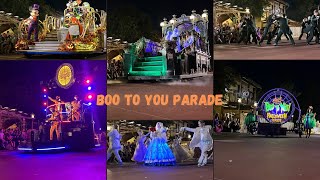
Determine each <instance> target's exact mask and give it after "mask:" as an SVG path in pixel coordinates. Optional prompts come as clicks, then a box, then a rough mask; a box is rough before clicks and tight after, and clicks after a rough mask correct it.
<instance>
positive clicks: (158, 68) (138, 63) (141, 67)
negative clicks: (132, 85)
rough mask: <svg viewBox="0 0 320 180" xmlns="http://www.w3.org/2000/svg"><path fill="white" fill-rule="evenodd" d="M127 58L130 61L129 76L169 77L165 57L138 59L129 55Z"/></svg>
mask: <svg viewBox="0 0 320 180" xmlns="http://www.w3.org/2000/svg"><path fill="white" fill-rule="evenodd" d="M128 56H131V57H128ZM126 57H127V59H130V61H129V62H130V63H129V72H128V76H166V75H167V59H166V57H165V56H154V57H144V58H137V57H136V56H134V55H132V54H127V56H125V58H126Z"/></svg>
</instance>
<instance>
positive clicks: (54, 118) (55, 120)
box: [48, 108, 61, 141]
mask: <svg viewBox="0 0 320 180" xmlns="http://www.w3.org/2000/svg"><path fill="white" fill-rule="evenodd" d="M50 111H51V113H52V114H51V117H50V118H49V119H48V121H51V127H50V141H53V133H54V131H55V132H56V135H57V140H58V141H60V133H61V131H60V130H61V127H60V121H61V119H60V113H59V112H58V111H55V110H54V109H53V108H50Z"/></svg>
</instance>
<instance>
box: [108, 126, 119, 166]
mask: <svg viewBox="0 0 320 180" xmlns="http://www.w3.org/2000/svg"><path fill="white" fill-rule="evenodd" d="M108 137H109V148H108V151H107V161H108V160H109V159H110V157H111V155H112V154H114V155H115V157H116V159H117V160H118V163H119V164H120V165H122V160H121V157H120V155H119V151H120V150H121V148H122V146H121V144H120V140H121V135H120V134H119V132H118V130H117V126H114V127H113V129H112V130H111V131H110V132H109V133H108Z"/></svg>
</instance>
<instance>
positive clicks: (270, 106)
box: [264, 102, 291, 112]
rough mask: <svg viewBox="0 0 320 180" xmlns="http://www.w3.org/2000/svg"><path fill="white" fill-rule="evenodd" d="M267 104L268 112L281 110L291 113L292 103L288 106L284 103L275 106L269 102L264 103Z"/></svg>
mask: <svg viewBox="0 0 320 180" xmlns="http://www.w3.org/2000/svg"><path fill="white" fill-rule="evenodd" d="M264 104H265V110H266V112H269V111H272V110H274V108H276V112H278V111H279V110H281V111H282V112H289V111H290V108H291V103H289V104H287V103H284V102H281V103H280V104H274V103H269V102H264Z"/></svg>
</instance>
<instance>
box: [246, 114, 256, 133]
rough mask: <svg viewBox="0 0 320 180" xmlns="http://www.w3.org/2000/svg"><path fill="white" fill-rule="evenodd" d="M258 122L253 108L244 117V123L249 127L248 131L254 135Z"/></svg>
mask: <svg viewBox="0 0 320 180" xmlns="http://www.w3.org/2000/svg"><path fill="white" fill-rule="evenodd" d="M255 122H256V116H255V115H254V113H253V110H252V111H251V112H249V113H248V114H247V116H246V118H245V119H244V124H245V125H246V127H247V131H248V132H250V133H251V134H252V135H253V133H254V131H253V128H254V126H255V124H254V123H255Z"/></svg>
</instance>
